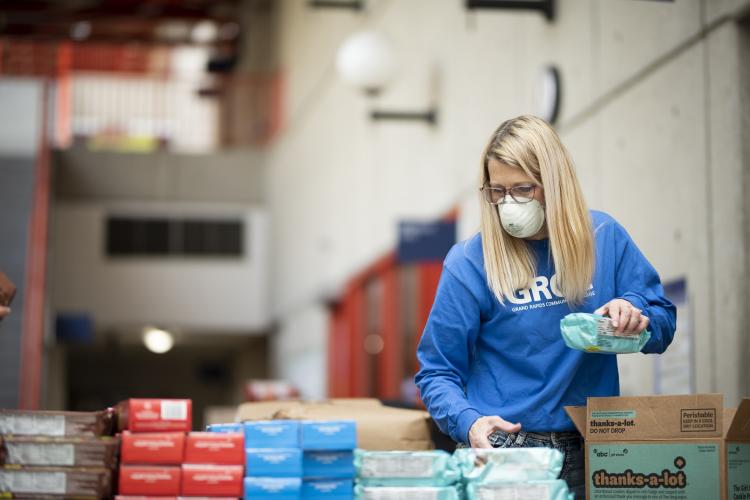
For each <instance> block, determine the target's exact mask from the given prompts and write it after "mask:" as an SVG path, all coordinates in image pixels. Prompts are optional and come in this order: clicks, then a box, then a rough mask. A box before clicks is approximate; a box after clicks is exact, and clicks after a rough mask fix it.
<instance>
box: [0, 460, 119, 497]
mask: <svg viewBox="0 0 750 500" xmlns="http://www.w3.org/2000/svg"><path fill="white" fill-rule="evenodd" d="M111 494H112V471H110V470H109V469H104V468H83V467H76V468H73V467H27V466H5V467H2V468H0V497H2V498H32V497H34V498H50V497H65V498H71V497H88V498H108V497H109V496H110V495H111Z"/></svg>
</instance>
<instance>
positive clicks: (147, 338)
mask: <svg viewBox="0 0 750 500" xmlns="http://www.w3.org/2000/svg"><path fill="white" fill-rule="evenodd" d="M143 344H144V345H145V346H146V349H148V350H149V351H151V352H153V353H156V354H164V353H165V352H169V350H170V349H172V347H173V346H174V337H173V336H172V334H171V333H169V332H168V331H166V330H161V329H159V328H154V327H151V326H149V327H146V328H144V329H143Z"/></svg>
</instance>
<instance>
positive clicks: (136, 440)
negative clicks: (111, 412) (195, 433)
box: [120, 431, 185, 465]
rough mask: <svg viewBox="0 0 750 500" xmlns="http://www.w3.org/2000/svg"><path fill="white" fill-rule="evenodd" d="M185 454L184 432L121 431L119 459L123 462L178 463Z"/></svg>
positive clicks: (180, 462)
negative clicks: (140, 432) (138, 432)
mask: <svg viewBox="0 0 750 500" xmlns="http://www.w3.org/2000/svg"><path fill="white" fill-rule="evenodd" d="M184 456H185V434H184V433H182V432H158V433H143V434H134V433H132V432H129V431H124V432H123V433H122V448H121V451H120V460H121V461H122V463H124V464H159V465H171V464H177V465H180V464H182V462H183V457H184Z"/></svg>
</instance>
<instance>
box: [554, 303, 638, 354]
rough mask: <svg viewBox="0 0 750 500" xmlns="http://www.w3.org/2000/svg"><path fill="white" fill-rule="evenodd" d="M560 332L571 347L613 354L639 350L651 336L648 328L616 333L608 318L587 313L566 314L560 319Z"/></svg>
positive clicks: (566, 343)
mask: <svg viewBox="0 0 750 500" xmlns="http://www.w3.org/2000/svg"><path fill="white" fill-rule="evenodd" d="M560 332H561V333H562V337H563V340H564V341H565V345H567V346H568V347H570V348H571V349H578V350H579V351H586V352H608V353H614V354H628V353H633V352H640V351H641V349H643V346H645V345H646V342H648V341H649V339H650V338H651V332H649V331H648V330H644V331H642V332H641V333H639V334H638V335H624V334H618V333H616V332H615V328H614V326H612V320H611V319H610V318H607V317H606V316H600V315H598V314H589V313H572V314H568V315H567V316H565V317H564V318H563V319H561V320H560Z"/></svg>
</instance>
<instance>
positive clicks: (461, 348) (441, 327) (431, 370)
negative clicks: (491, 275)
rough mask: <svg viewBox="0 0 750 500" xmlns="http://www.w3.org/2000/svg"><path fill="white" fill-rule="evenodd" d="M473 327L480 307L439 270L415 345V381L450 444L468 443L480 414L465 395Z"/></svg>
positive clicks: (476, 326) (474, 333) (445, 270)
mask: <svg viewBox="0 0 750 500" xmlns="http://www.w3.org/2000/svg"><path fill="white" fill-rule="evenodd" d="M479 324H480V308H479V304H478V302H477V300H476V298H475V297H474V296H473V295H472V294H471V292H470V291H469V289H468V288H467V287H466V286H465V285H464V284H463V283H462V282H461V281H460V280H459V279H458V278H457V277H456V276H455V275H454V274H453V273H452V272H451V271H450V270H449V268H448V267H447V266H444V267H443V273H442V275H441V277H440V283H439V285H438V289H437V294H436V295H435V301H434V303H433V305H432V310H431V312H430V316H429V318H428V319H427V324H426V325H425V329H424V332H423V333H422V339H421V341H420V342H419V346H418V347H417V359H418V360H419V366H420V370H419V372H418V373H417V375H416V377H415V382H416V384H417V386H418V387H419V390H420V393H421V397H422V401H423V402H424V404H425V405H426V406H427V410H428V411H429V412H430V415H431V416H432V418H433V419H434V420H435V422H436V423H437V425H438V427H439V428H440V430H442V431H443V432H445V433H446V434H448V435H449V436H450V437H451V438H453V439H454V440H455V441H456V442H462V443H468V442H469V440H468V434H469V429H470V428H471V426H472V424H473V423H474V422H475V421H476V420H477V419H478V418H479V417H480V416H481V415H480V414H479V412H478V411H477V410H476V409H474V408H472V406H471V405H470V404H469V402H468V400H467V398H466V392H465V385H466V381H467V379H468V376H469V366H470V358H471V355H472V351H473V349H474V344H475V342H476V337H477V334H478V332H479Z"/></svg>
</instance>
